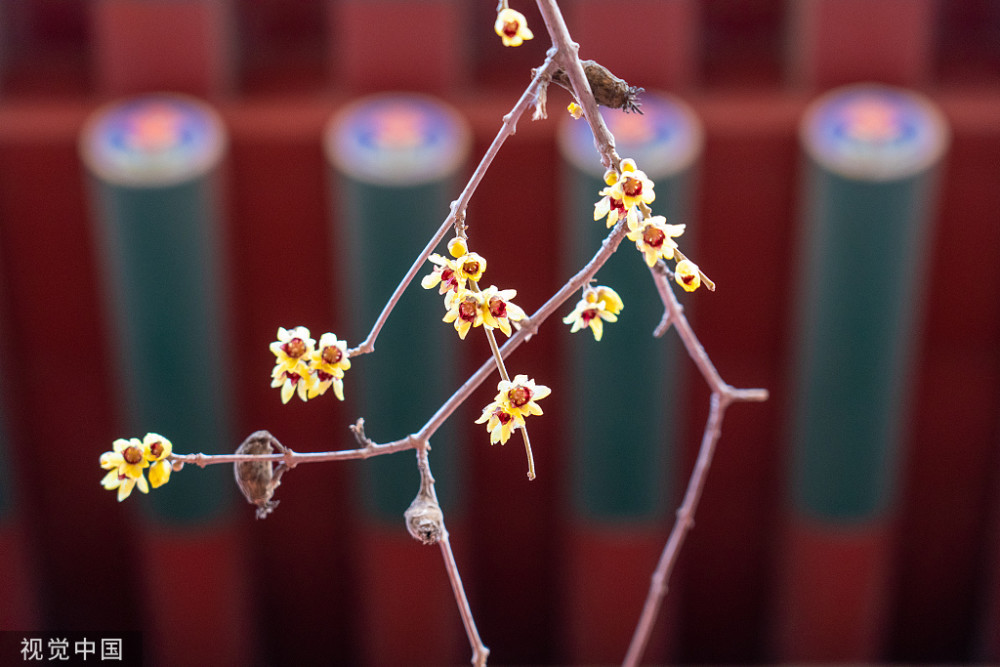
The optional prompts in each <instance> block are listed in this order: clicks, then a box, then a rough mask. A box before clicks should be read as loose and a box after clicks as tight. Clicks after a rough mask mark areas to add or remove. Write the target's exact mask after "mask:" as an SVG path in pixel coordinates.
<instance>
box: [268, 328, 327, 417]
mask: <svg viewBox="0 0 1000 667" xmlns="http://www.w3.org/2000/svg"><path fill="white" fill-rule="evenodd" d="M270 348H271V352H272V353H273V354H274V356H275V364H274V368H273V369H272V370H271V386H272V387H281V402H282V403H287V402H288V401H289V399H290V398H291V397H292V394H293V393H295V392H296V391H298V393H299V397H300V398H301V399H302V400H303V401H304V400H306V391H307V390H308V388H309V387H311V386H312V382H313V380H312V377H313V376H312V369H311V368H310V367H309V362H310V360H311V359H312V356H313V353H314V352H315V350H316V341H315V340H314V339H313V338H312V336H310V335H309V329H307V328H305V327H295V328H294V329H285V328H284V327H279V328H278V340H276V341H274V342H273V343H271V345H270Z"/></svg>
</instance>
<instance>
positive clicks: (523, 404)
mask: <svg viewBox="0 0 1000 667" xmlns="http://www.w3.org/2000/svg"><path fill="white" fill-rule="evenodd" d="M497 389H498V390H499V391H498V393H497V395H496V398H495V399H494V400H495V401H496V402H497V403H498V405H499V407H501V408H502V409H503V410H504V411H505V412H506V413H507V414H509V415H510V416H511V417H512V418H513V419H514V421H515V422H517V424H518V425H520V426H523V425H524V418H525V417H526V416H527V415H540V414H542V409H541V408H540V407H538V404H537V403H536V402H535V401H540V400H542V399H543V398H545V397H546V396H548V395H549V394H551V393H552V390H551V389H549V388H548V387H546V386H545V385H543V384H539V385H536V384H535V381H534V380H529V379H528V376H527V375H523V374H522V375H515V376H514V379H513V380H510V381H508V380H501V381H500V382H499V383H498V384H497Z"/></svg>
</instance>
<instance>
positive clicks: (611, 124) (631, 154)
mask: <svg viewBox="0 0 1000 667" xmlns="http://www.w3.org/2000/svg"><path fill="white" fill-rule="evenodd" d="M639 101H640V102H642V113H641V114H637V113H624V112H623V111H622V110H620V109H608V108H605V107H599V111H600V113H601V117H602V118H604V122H605V124H607V126H608V129H609V130H611V133H612V134H613V135H614V137H615V148H616V150H617V151H618V155H620V156H621V157H623V158H632V159H633V160H635V163H636V165H637V166H638V167H639V169H641V170H642V171H644V172H646V175H647V176H649V177H650V178H654V179H656V178H664V177H668V176H672V175H674V174H676V173H679V172H681V171H684V170H685V169H687V168H688V167H690V166H691V164H692V163H693V162H694V161H695V160H696V159H697V158H698V156H699V155H700V154H701V147H702V137H703V132H702V127H701V121H699V120H698V117H697V116H696V115H695V113H694V111H692V110H691V108H690V107H689V106H688V105H687V104H685V103H684V102H682V101H681V100H680V99H678V98H677V97H674V96H673V95H668V94H666V93H659V92H649V91H647V92H645V93H642V94H641V95H640V98H639ZM549 113H550V114H551V113H553V110H552V109H551V108H550V110H549ZM559 146H560V148H561V149H562V154H563V156H564V157H565V158H566V159H567V160H568V161H569V162H570V163H571V164H572V165H574V166H575V167H577V168H578V169H580V170H582V171H584V172H585V173H588V174H593V175H594V176H597V177H598V178H601V177H602V176H603V175H604V171H605V168H604V165H602V164H601V156H600V153H598V152H597V147H596V146H595V145H594V135H593V134H592V133H591V131H590V125H589V124H588V123H587V121H586V120H584V119H583V118H579V119H574V118H572V117H571V116H569V115H568V114H567V115H566V118H565V120H564V121H563V122H562V124H561V125H560V127H559Z"/></svg>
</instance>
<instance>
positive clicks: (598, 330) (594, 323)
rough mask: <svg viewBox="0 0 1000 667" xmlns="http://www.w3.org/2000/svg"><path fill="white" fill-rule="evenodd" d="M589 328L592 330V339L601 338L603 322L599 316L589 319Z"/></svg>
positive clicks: (597, 339)
mask: <svg viewBox="0 0 1000 667" xmlns="http://www.w3.org/2000/svg"><path fill="white" fill-rule="evenodd" d="M590 330H591V331H593V332H594V340H596V341H599V340H601V337H602V336H603V335H604V322H602V321H601V318H600V317H595V318H594V319H592V320H590Z"/></svg>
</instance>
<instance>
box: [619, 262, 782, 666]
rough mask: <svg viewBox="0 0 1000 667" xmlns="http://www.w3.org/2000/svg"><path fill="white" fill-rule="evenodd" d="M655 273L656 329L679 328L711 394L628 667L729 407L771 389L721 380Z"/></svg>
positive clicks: (648, 629)
mask: <svg viewBox="0 0 1000 667" xmlns="http://www.w3.org/2000/svg"><path fill="white" fill-rule="evenodd" d="M650 272H651V273H652V276H653V282H654V283H655V284H656V289H657V291H658V292H659V294H660V299H661V300H662V301H663V306H664V309H665V313H664V316H663V319H662V320H661V322H660V325H659V326H657V328H656V331H657V332H661V333H662V331H665V330H666V328H667V327H669V326H670V325H671V324H672V325H673V326H674V330H675V331H677V335H678V336H680V338H681V342H682V343H683V344H684V347H685V349H687V352H688V356H690V357H691V359H692V360H693V361H694V363H695V365H696V366H697V367H698V371H699V372H700V373H701V376H702V377H703V378H704V379H705V382H707V383H708V385H709V387H710V388H711V390H712V395H711V399H710V409H709V415H708V422H707V423H706V424H705V431H704V432H703V433H702V437H701V447H700V449H699V450H698V460H697V461H696V463H695V467H694V470H693V471H692V472H691V477H690V479H689V480H688V486H687V490H686V491H685V493H684V501H683V502H682V503H681V506H680V508H679V509H678V510H677V519H676V521H675V522H674V527H673V529H672V530H671V531H670V536H669V537H668V538H667V543H666V545H664V547H663V552H662V553H661V554H660V560H659V563H657V566H656V570H655V571H654V572H653V576H652V581H651V582H650V585H649V592H648V593H647V594H646V602H645V603H644V604H643V607H642V613H641V614H640V616H639V622H638V623H637V624H636V627H635V631H634V633H633V635H632V641H631V643H630V644H629V647H628V652H627V653H626V654H625V660H624V662H623V663H622V664H623V665H627V666H629V667H632V666H634V665H638V664H639V661H640V660H641V659H642V654H643V653H644V652H645V650H646V645H647V643H648V642H649V636H650V634H651V633H652V631H653V623H654V622H655V621H656V617H657V615H658V613H659V610H660V605H661V603H662V602H663V598H664V597H665V596H666V594H667V584H668V582H669V581H670V575H671V573H672V572H673V569H674V565H675V564H676V562H677V557H678V555H679V554H680V550H681V547H682V546H683V544H684V540H685V539H686V538H687V535H688V533H689V532H690V530H691V528H692V527H693V526H694V515H695V511H696V510H697V508H698V502H699V501H700V500H701V495H702V491H703V490H704V488H705V480H706V479H707V476H708V470H709V467H710V466H711V464H712V457H713V456H714V454H715V446H716V443H718V441H719V437H720V436H721V435H722V420H723V417H724V416H725V412H726V408H727V407H729V404H730V403H732V402H734V401H764V400H767V397H768V393H767V390H766V389H736V388H734V387H732V386H730V385H729V384H727V383H726V382H725V381H724V380H723V379H722V376H720V375H719V372H718V371H717V370H716V369H715V366H714V365H713V364H712V361H711V359H709V358H708V354H707V353H706V352H705V348H704V347H703V346H702V344H701V342H700V341H699V340H698V337H697V336H696V335H695V333H694V330H693V329H692V328H691V325H690V323H688V320H687V318H686V317H685V316H684V309H683V307H682V306H681V304H680V302H679V301H678V300H677V296H676V295H675V294H674V292H673V290H672V289H671V288H670V284H669V282H668V278H667V271H666V267H665V266H664V265H663V263H662V262H658V263H657V264H655V265H654V266H653V267H652V268H651V269H650Z"/></svg>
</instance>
